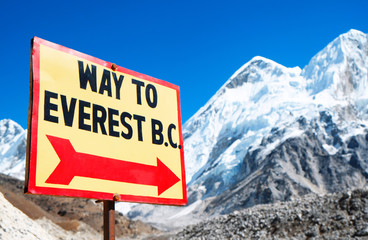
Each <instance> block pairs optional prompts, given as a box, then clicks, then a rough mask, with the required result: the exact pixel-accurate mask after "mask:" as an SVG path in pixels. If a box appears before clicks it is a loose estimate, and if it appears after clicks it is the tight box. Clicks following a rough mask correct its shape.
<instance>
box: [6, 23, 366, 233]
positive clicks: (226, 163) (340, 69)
mask: <svg viewBox="0 0 368 240" xmlns="http://www.w3.org/2000/svg"><path fill="white" fill-rule="evenodd" d="M367 103H368V36H367V35H366V34H364V33H362V32H360V31H357V30H350V31H349V32H347V33H345V34H342V35H341V36H339V37H338V38H336V39H335V40H333V41H332V42H331V43H330V44H328V45H327V47H325V48H324V49H323V50H322V51H320V52H319V53H318V54H317V55H316V56H315V57H313V58H312V59H311V61H310V63H309V64H308V65H307V66H305V67H304V69H300V68H299V67H295V68H287V67H284V66H282V65H280V64H278V63H276V62H274V61H272V60H269V59H266V58H263V57H254V58H253V59H251V60H250V61H249V62H248V63H246V64H245V65H244V66H242V67H241V68H240V69H239V70H238V71H236V72H235V73H234V74H233V75H232V76H231V77H230V78H229V79H228V80H227V81H226V82H225V84H224V85H223V86H222V87H221V88H220V89H219V90H218V91H217V93H216V94H215V95H214V96H213V97H212V98H211V99H210V100H209V101H208V102H207V104H206V105H205V106H203V107H202V108H201V109H199V111H198V112H197V113H196V114H195V115H194V116H192V117H191V118H190V119H189V120H188V121H187V122H186V123H185V124H184V126H183V137H184V150H185V161H186V164H185V165H186V174H187V176H186V178H187V181H188V206H187V207H167V206H154V205H142V204H140V205H133V206H131V205H130V206H129V208H127V207H126V206H127V205H124V204H118V205H117V209H120V210H121V211H125V212H127V211H128V210H129V212H128V216H130V217H131V218H133V219H140V220H143V221H148V222H152V223H155V224H156V225H160V224H162V225H161V226H164V227H175V226H180V225H185V224H189V223H194V222H195V221H199V220H200V219H201V218H205V217H208V216H215V215H218V214H223V213H230V212H231V211H234V210H237V209H241V208H245V207H250V206H253V205H256V204H260V203H271V202H276V201H286V200H290V199H292V198H294V197H295V196H302V195H304V194H307V193H311V192H312V193H317V194H325V193H329V192H334V191H337V190H345V189H353V188H358V187H364V186H365V185H366V183H367V179H368V151H367V150H368V108H367ZM5 122H9V121H4V123H3V121H1V122H0V139H3V138H2V136H6V135H9V134H5V133H3V132H6V131H7V130H6V129H8V128H6V127H2V126H5ZM12 124H13V125H15V124H14V123H12ZM8 125H9V126H11V124H10V123H8ZM13 128H15V127H13ZM2 129H5V130H2ZM23 131H24V130H23ZM19 134H21V131H20V132H19ZM23 134H25V133H23ZM13 135H14V138H12V137H9V140H7V141H5V140H4V141H3V140H0V141H3V142H4V143H3V142H0V143H1V145H0V171H2V169H8V170H7V171H9V172H11V170H10V169H13V168H12V167H11V164H13V163H11V162H12V161H13V160H9V159H10V156H17V157H14V158H13V159H18V160H19V159H20V158H21V157H23V158H24V153H25V142H24V146H23V147H24V152H22V151H19V153H20V154H18V153H17V154H15V152H17V151H15V150H14V149H17V148H18V146H21V145H20V144H19V141H20V142H22V141H23V140H24V139H25V135H24V139H23V140H20V139H21V137H18V138H16V136H18V135H17V134H13ZM9 136H12V135H9ZM19 136H20V135H19ZM16 139H18V140H16ZM10 141H14V146H16V147H13V145H12V144H10ZM24 141H25V140H24ZM15 143H18V145H16V144H15ZM3 146H5V147H3ZM21 148H22V147H19V149H21ZM3 149H9V150H6V151H10V149H13V150H12V151H13V152H9V154H8V155H7V156H8V157H4V156H5V154H3V152H4V153H5V152H6V151H5V150H3ZM22 149H23V148H22ZM13 153H14V154H13ZM22 154H23V155H22ZM18 156H19V157H18ZM4 159H5V160H4ZM6 159H8V160H6ZM15 162H16V161H15ZM4 163H5V165H4ZM6 164H7V165H6ZM3 165H4V166H6V167H3ZM15 165H17V166H19V162H18V163H17V164H13V165H12V166H15ZM22 167H23V168H24V165H23V166H22ZM23 171H24V170H23ZM15 172H17V171H15Z"/></svg>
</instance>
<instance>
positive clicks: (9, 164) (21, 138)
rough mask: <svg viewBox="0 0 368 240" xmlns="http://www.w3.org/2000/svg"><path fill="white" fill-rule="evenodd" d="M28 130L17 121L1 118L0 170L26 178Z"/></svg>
mask: <svg viewBox="0 0 368 240" xmlns="http://www.w3.org/2000/svg"><path fill="white" fill-rule="evenodd" d="M26 146H27V131H26V130H24V129H23V128H22V127H21V126H20V125H19V124H17V123H16V122H14V121H12V120H9V119H4V120H0V172H1V173H4V174H7V175H10V176H13V177H16V178H19V179H24V172H25V170H24V169H25V157H26Z"/></svg>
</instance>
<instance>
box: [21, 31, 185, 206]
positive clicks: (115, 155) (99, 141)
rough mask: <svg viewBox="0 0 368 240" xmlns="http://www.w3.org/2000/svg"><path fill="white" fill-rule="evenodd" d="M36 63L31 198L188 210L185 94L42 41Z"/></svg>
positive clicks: (30, 126) (28, 186) (31, 125)
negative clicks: (82, 199) (92, 200)
mask: <svg viewBox="0 0 368 240" xmlns="http://www.w3.org/2000/svg"><path fill="white" fill-rule="evenodd" d="M31 55H32V56H31V84H30V85H31V88H30V106H29V121H28V129H29V132H28V142H27V167H26V183H25V192H26V193H31V194H48V195H60V196H70V197H85V198H95V199H101V200H112V199H114V200H116V199H119V200H120V201H132V202H144V203H154V204H170V205H185V204H186V201H187V196H186V182H185V171H184V149H183V138H182V129H181V115H180V96H179V93H180V92H179V87H178V86H176V85H173V84H171V83H168V82H165V81H162V80H159V79H156V78H153V77H150V76H147V75H144V74H141V73H137V72H134V71H131V70H128V69H125V68H122V67H119V66H117V65H115V64H111V63H109V62H106V61H102V60H100V59H97V58H95V57H92V56H89V55H86V54H83V53H80V52H77V51H74V50H71V49H69V48H66V47H63V46H60V45H57V44H54V43H51V42H48V41H46V40H43V39H40V38H37V37H35V38H33V40H32V53H31ZM114 196H115V197H114ZM116 196H118V197H116Z"/></svg>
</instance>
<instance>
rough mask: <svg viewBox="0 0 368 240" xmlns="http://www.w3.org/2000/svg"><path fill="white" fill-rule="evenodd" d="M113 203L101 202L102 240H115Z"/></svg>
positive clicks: (108, 201)
mask: <svg viewBox="0 0 368 240" xmlns="http://www.w3.org/2000/svg"><path fill="white" fill-rule="evenodd" d="M114 213H115V201H111V200H104V201H103V215H104V216H103V218H104V240H115V214H114Z"/></svg>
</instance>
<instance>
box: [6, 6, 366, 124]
mask: <svg viewBox="0 0 368 240" xmlns="http://www.w3.org/2000/svg"><path fill="white" fill-rule="evenodd" d="M367 10H368V1H365V0H347V1H339V0H334V1H322V0H319V1H314V0H310V1H295V0H294V1H265V0H260V1H232V0H227V1H217V0H212V1H207V0H206V1H200V0H196V1H194V0H186V1H175V0H171V1H160V0H156V1H153V0H140V1H125V0H120V1H94V0H90V1H78V0H74V1H68V0H65V1H15V2H14V1H5V0H0V11H1V13H0V26H1V27H0V31H1V34H0V36H1V38H0V57H1V58H0V72H1V75H0V76H1V77H0V81H1V88H0V119H4V118H10V119H12V120H14V121H16V122H18V123H19V124H21V125H22V127H23V128H27V118H28V99H29V68H30V41H31V39H32V38H33V37H34V36H38V37H40V38H43V39H45V40H48V41H51V42H54V43H57V44H60V45H63V46H66V47H68V48H71V49H74V50H77V51H80V52H83V53H86V54H88V55H92V56H94V57H97V58H100V59H102V60H105V61H108V62H114V63H116V64H118V65H119V66H122V67H125V68H128V69H131V70H134V71H137V72H141V73H144V74H147V75H150V76H152V77H155V78H159V79H162V80H165V81H167V82H171V83H173V84H176V85H178V86H180V90H181V110H182V122H183V123H184V122H185V121H186V120H188V119H189V118H190V117H191V116H192V115H193V114H194V113H195V112H196V111H197V110H198V109H199V108H200V107H201V106H203V105H204V104H205V103H206V102H207V101H208V100H209V98H210V97H211V96H212V95H213V94H215V92H216V91H217V90H218V89H219V88H220V87H221V86H222V85H223V84H224V82H225V81H226V80H227V79H228V78H229V77H230V76H231V75H232V74H233V73H234V72H235V71H236V70H237V69H238V68H239V67H241V66H242V65H243V64H245V63H246V62H247V61H249V60H250V59H251V58H253V57H254V56H263V57H266V58H269V59H272V60H274V61H276V62H278V63H280V64H282V65H284V66H286V67H294V66H299V67H301V68H303V67H304V66H305V65H306V64H308V62H309V60H310V59H311V57H313V56H314V55H315V54H316V53H317V52H318V51H320V50H321V49H322V48H324V47H325V46H326V45H327V44H328V43H329V42H330V41H332V40H333V39H334V38H336V37H337V36H338V35H340V34H342V33H345V32H347V31H348V30H350V29H352V28H353V29H357V30H360V31H363V32H365V33H368V14H367Z"/></svg>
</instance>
